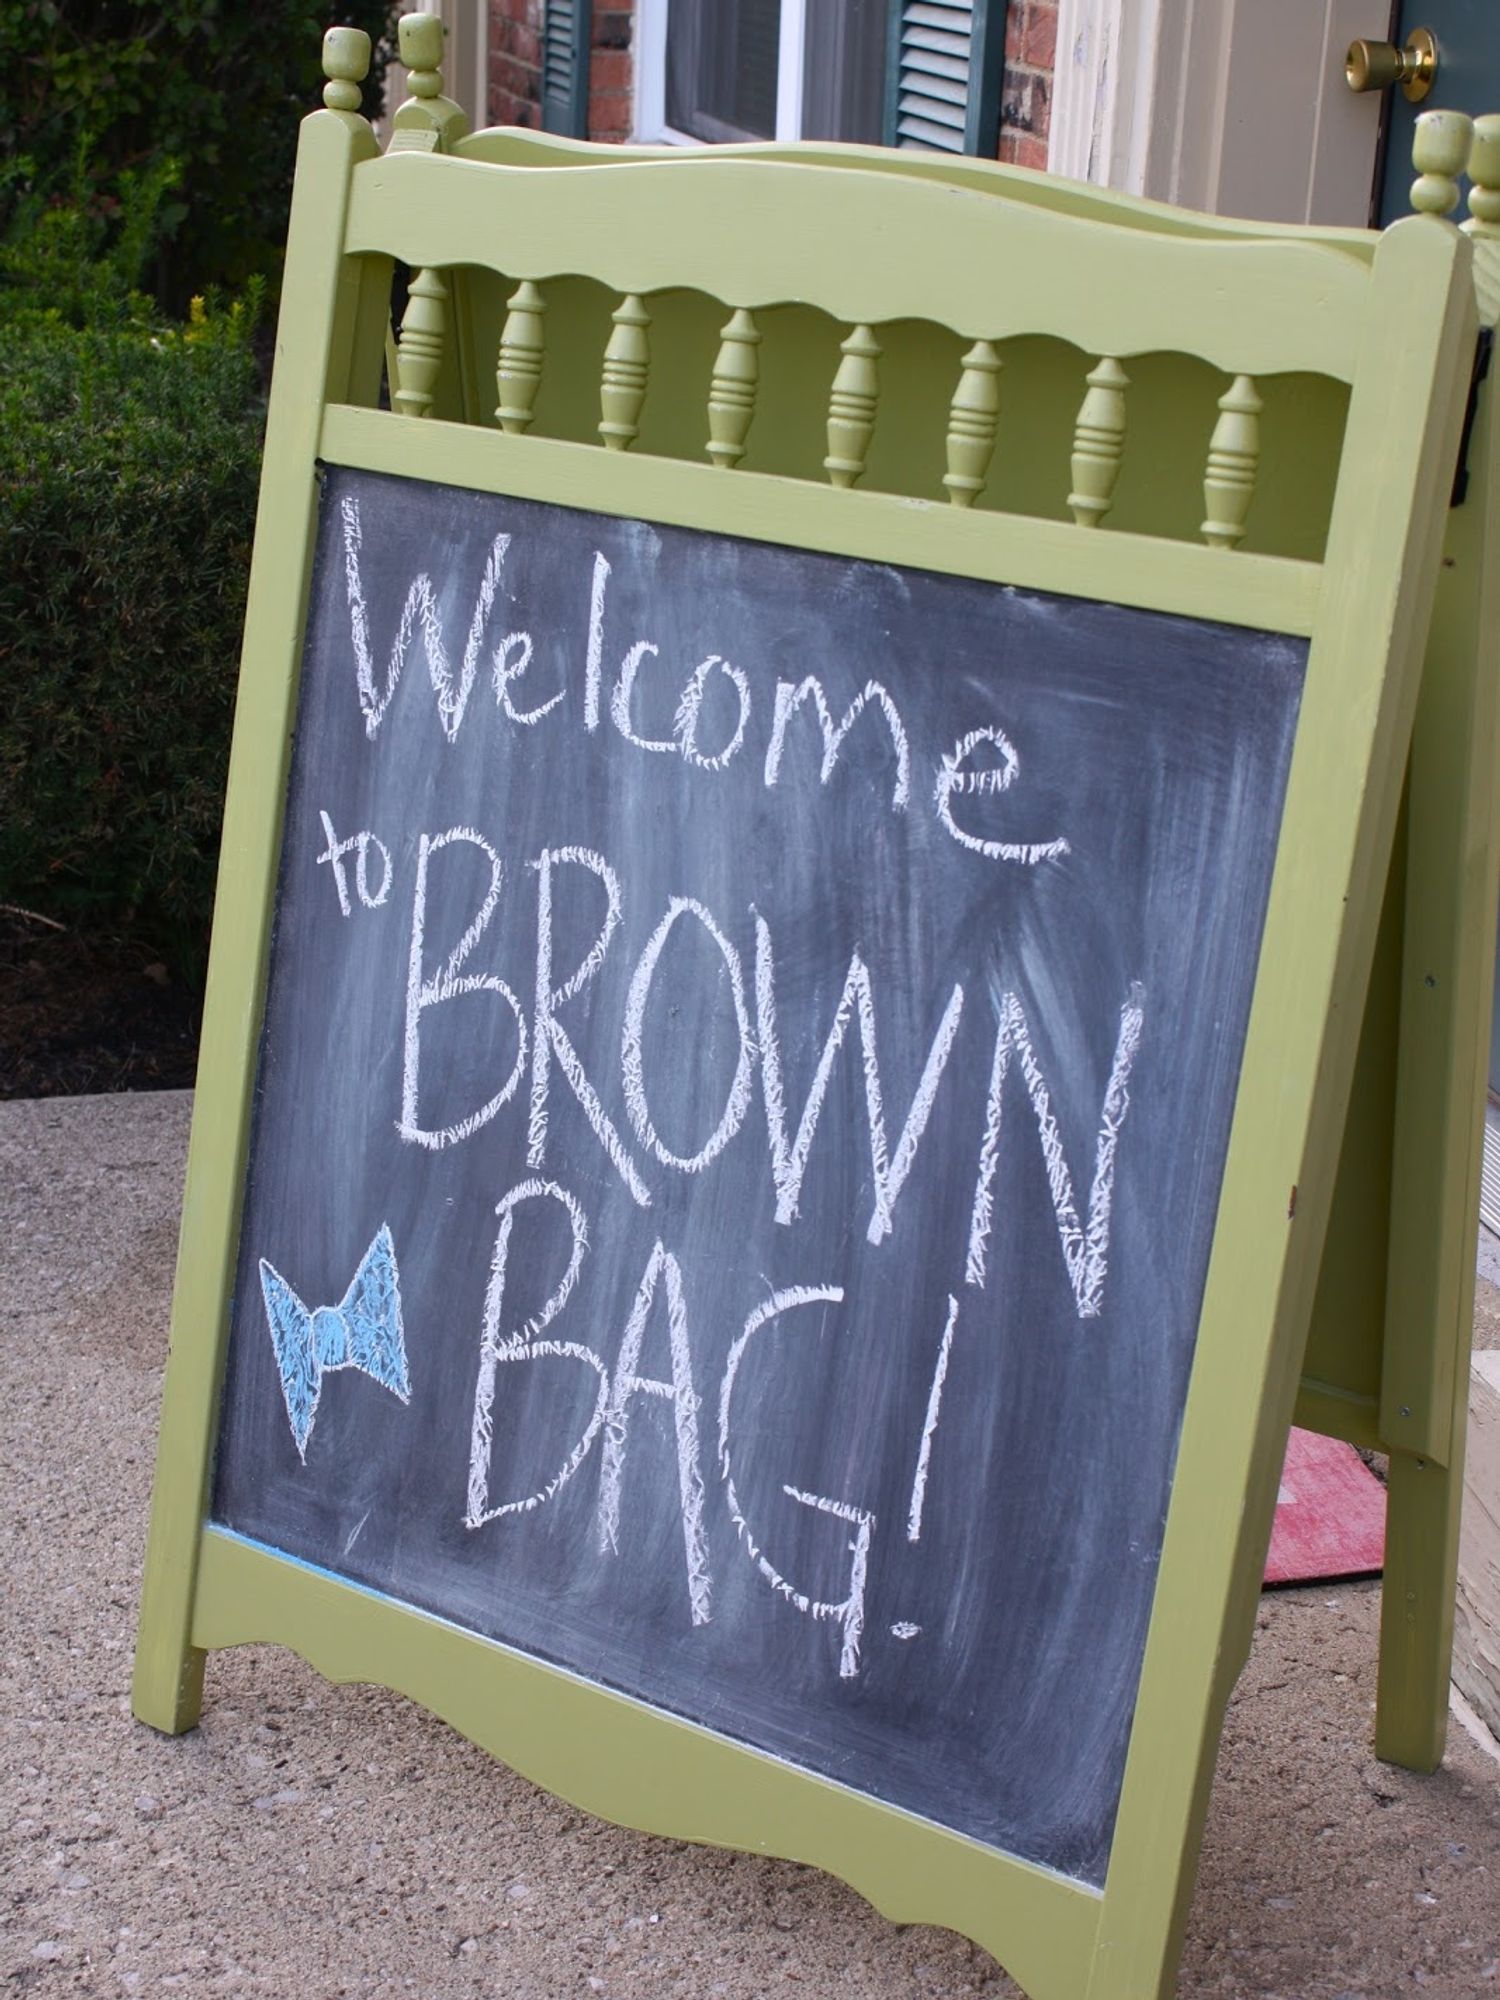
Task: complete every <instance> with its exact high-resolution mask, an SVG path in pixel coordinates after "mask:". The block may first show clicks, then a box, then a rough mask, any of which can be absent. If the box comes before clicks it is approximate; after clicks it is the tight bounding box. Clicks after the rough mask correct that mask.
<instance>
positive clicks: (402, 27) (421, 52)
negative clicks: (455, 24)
mask: <svg viewBox="0 0 1500 2000" xmlns="http://www.w3.org/2000/svg"><path fill="white" fill-rule="evenodd" d="M396 41H397V46H398V47H399V49H400V51H401V60H402V62H403V63H405V65H406V69H407V78H406V87H407V89H408V90H409V91H410V92H411V94H412V96H413V97H440V96H441V95H442V91H443V24H442V21H441V20H440V19H439V17H438V16H437V15H436V14H403V15H402V16H401V20H400V22H399V24H398V25H397V29H396Z"/></svg>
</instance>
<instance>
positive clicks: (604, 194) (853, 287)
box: [345, 156, 1430, 382]
mask: <svg viewBox="0 0 1500 2000" xmlns="http://www.w3.org/2000/svg"><path fill="white" fill-rule="evenodd" d="M523 186H524V188H525V198H524V200H522V199H519V198H517V199H514V200H512V199H509V198H508V197H509V196H510V195H511V194H512V192H514V193H515V195H516V196H517V197H519V194H520V190H521V188H522V187H523ZM480 190H483V201H482V203H481V202H480V201H479V200H476V199H475V197H476V196H477V195H478V194H479V192H480ZM481 211H482V213H483V221H482V222H479V221H476V220H475V219H474V218H475V217H476V215H477V214H479V213H480V212H481ZM647 214H649V216H650V224H649V227H647V226H643V221H642V218H643V217H644V216H646V215H647ZM793 224H795V227H793V226H792V225H793ZM1424 226H1430V225H1425V224H1423V223H1418V222H1412V223H1407V224H1398V225H1397V227H1398V228H1420V227H1424ZM959 241H962V243H963V245H964V252H963V255H962V256H961V257H960V256H957V255H955V253H954V248H953V246H954V244H955V243H957V242H959ZM345 248H346V250H348V251H350V252H352V253H362V252H373V253H379V252H383V253H386V254H389V255H394V256H396V257H399V258H401V259H402V260H403V261H404V262H406V263H409V264H413V265H419V266H425V267H427V268H432V267H433V266H452V265H463V264H473V265H480V266H485V267H488V268H489V269H491V270H496V271H501V272H504V273H505V275H507V276H508V277H511V278H515V279H526V278H529V279H533V280H537V279H543V278H548V277H554V276H558V275H561V274H563V273H572V272H586V273H587V274H588V275H589V276H590V277H593V278H597V279H598V280H600V281H601V282H603V283H604V284H607V285H609V286H611V287H613V288H614V289H615V290H617V291H618V292H619V293H620V294H621V295H622V296H626V295H633V296H638V297H639V296H644V295H647V294H649V293H651V292H654V291H661V290H666V289H669V288H673V287H680V286H684V285H690V286H691V287H692V288H693V289H695V290H697V291H702V292H707V293H709V294H711V295H712V296H713V297H715V298H718V299H721V300H722V301H723V302H724V303H725V304H726V305H729V306H732V307H734V306H738V307H744V308H746V309H749V310H754V309H756V308H759V307H765V306H769V305H775V304H782V303H787V302H793V301H795V302H798V303H802V304H807V305H811V306H814V307H816V308H818V309H819V310H822V311H824V312H827V313H828V314H829V315H830V316H831V317H833V318H835V319H838V320H840V321H842V322H844V323H845V324H850V323H855V324H866V325H879V324H880V323H882V322H884V321H888V320H896V319H930V320H935V321H937V322H938V323H939V324H941V325H944V326H948V327H951V328H952V329H953V330H954V331H955V332H957V333H959V334H961V335H962V336H963V337H964V338H966V339H969V340H988V341H997V340H1004V339H1008V338H1011V337H1013V336H1017V335H1021V334H1049V335H1052V336H1055V337H1056V338H1059V339H1062V340H1066V341H1069V342H1071V343H1072V344H1073V345H1074V346H1077V347H1079V348H1082V349H1083V350H1084V351H1086V352H1089V353H1093V354H1099V353H1106V354H1111V355H1114V356H1115V357H1117V358H1125V357H1128V356H1131V355H1137V354H1147V353H1159V352H1183V351H1186V352H1190V353H1192V354H1195V355H1198V356H1200V357H1201V358H1202V359H1204V360H1206V361H1208V362H1211V363H1212V364H1213V365H1214V366H1216V367H1218V368H1220V369H1222V370H1223V372H1224V373H1225V374H1226V375H1240V374H1249V375H1272V374H1280V373H1287V372H1310V373H1313V374H1319V375H1327V376H1331V377H1333V378H1335V379H1336V380H1339V381H1342V382H1350V381H1352V380H1353V377H1354V373H1355V365H1356V360H1357V350H1358V343H1359V327H1358V323H1359V319H1360V313H1361V309H1362V306H1363V304H1364V300H1365V297H1366V294H1367V289H1368V286H1369V281H1370V280H1369V271H1368V269H1366V268H1363V267H1362V266H1361V264H1360V263H1359V262H1357V261H1356V260H1355V259H1354V258H1352V257H1349V256H1347V255H1345V254H1343V253H1342V252H1341V251H1340V250H1337V249H1333V248H1329V247H1326V246H1324V245H1321V244H1318V243H1312V242H1294V243H1285V242H1264V241H1262V242H1247V241H1243V240H1242V241H1234V242H1231V241H1225V240H1222V239H1216V240H1213V241H1209V242H1203V241H1193V240H1190V239H1186V238H1176V239H1155V238H1151V237H1144V236H1143V235H1142V234H1141V233H1140V232H1138V231H1122V230H1119V229H1116V228H1113V227H1111V226H1109V225H1108V224H1103V223H1097V222H1093V221H1088V220H1084V219H1080V218H1075V217H1070V216H1059V215H1047V214H1043V213H1041V212H1039V211H1032V210H1026V209H1018V208H1013V207H1011V206H1009V205H1008V204H1002V203H998V202H995V201H992V200H989V199H987V198H986V197H984V196H983V195H978V194H973V193H970V192H969V191H968V190H966V189H962V188H955V187H950V186H937V185H933V184H931V183H928V182H921V181H904V180H898V179H897V178H895V177H894V176H891V175H876V174H870V175H865V174H862V173H859V172H853V171H851V172H849V173H847V174H841V175H839V176H838V185H837V193H836V197H835V198H834V199H833V200H830V190H829V187H828V181H827V177H826V176H824V175H823V174H822V173H820V172H817V171H815V170H811V169H803V168H800V167H795V166H790V165H788V166H785V167H779V168H777V170H776V171H775V173H774V175H772V174H767V172H766V171H765V169H764V167H762V166H759V165H757V164H755V163H753V162H741V161H735V160H694V161H693V162H691V164H690V165H687V164H684V165H674V164H673V163H671V162H664V163H660V164H657V163H648V164H645V165H641V166H627V165H624V164H621V165H618V166H609V167H601V168H598V169H591V168H588V167H570V168H567V169H560V170H557V171H556V172H553V171H550V170H548V169H546V168H537V167H518V168H508V167H498V166H492V165H480V164H479V163H477V162H474V161H468V160H462V159H452V158H446V157H432V156H427V157H424V158H423V159H422V160H421V162H420V164H419V163H418V162H417V160H415V159H413V158H410V157H404V156H395V157H392V156H386V157H384V158H381V159H376V160H370V161H367V162H365V163H364V164H362V165H361V166H359V167H357V168H356V169H355V171H354V176H353V185H352V189H351V193H350V203H349V216H348V224H347V229H346V233H345ZM1018 270H1024V271H1025V273H1026V278H1025V282H1024V284H1017V283H1016V281H1015V276H1014V274H1015V272H1016V271H1018ZM1268 298H1280V299H1284V301H1285V304H1284V306H1283V307H1282V308H1281V309H1280V310H1278V312H1277V313H1276V314H1275V315H1274V316H1271V315H1268V314H1267V313H1266V310H1265V302H1266V300H1267V299H1268Z"/></svg>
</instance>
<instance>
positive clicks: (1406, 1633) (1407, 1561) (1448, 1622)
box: [1375, 1430, 1463, 1771]
mask: <svg viewBox="0 0 1500 2000" xmlns="http://www.w3.org/2000/svg"><path fill="white" fill-rule="evenodd" d="M1459 1436H1460V1439H1461V1438H1462V1431H1461V1430H1460V1432H1459ZM1455 1455H1456V1456H1457V1458H1458V1463H1459V1464H1460V1465H1461V1464H1462V1463H1463V1460H1462V1456H1461V1450H1460V1452H1459V1453H1458V1454H1455ZM1462 1500H1463V1479H1462V1476H1461V1475H1459V1474H1455V1473H1453V1472H1452V1471H1450V1470H1449V1469H1448V1468H1447V1467H1446V1466H1441V1465H1439V1464H1438V1463H1437V1462H1436V1461H1435V1460H1434V1459H1430V1458H1415V1457H1411V1456H1409V1455H1408V1454H1407V1453H1405V1452H1397V1453H1393V1454H1392V1457H1391V1474H1390V1488H1389V1493H1388V1497H1387V1501H1386V1529H1385V1587H1384V1590H1383V1592H1382V1596H1381V1606H1380V1685H1379V1692H1378V1694H1377V1697H1376V1707H1375V1754H1376V1756H1377V1757H1380V1758H1383V1759H1384V1761H1385V1762H1386V1763H1388V1764H1401V1765H1404V1766H1405V1768H1406V1769H1407V1770H1409V1771H1435V1770H1436V1769H1437V1767H1438V1765H1439V1764H1440V1763H1441V1762H1442V1760H1443V1744H1444V1741H1445V1739H1446V1736H1447V1728H1448V1675H1449V1668H1450V1665H1451V1661H1452V1654H1453V1599H1454V1592H1455V1589H1456V1587H1457V1578H1458V1518H1459V1508H1460V1505H1461V1504H1462Z"/></svg>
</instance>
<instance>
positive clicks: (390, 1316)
mask: <svg viewBox="0 0 1500 2000" xmlns="http://www.w3.org/2000/svg"><path fill="white" fill-rule="evenodd" d="M260 1289H261V1293H262V1295H263V1297H264V1299H265V1302H266V1318H267V1320H268V1321H269V1322H270V1327H271V1342H272V1345H273V1346H274V1347H275V1349H276V1366H277V1369H278V1370H279V1371H280V1375H281V1392H282V1394H283V1395H284V1396H285V1398H286V1413H287V1415H288V1417H289V1418H290V1419H291V1424H292V1437H293V1439H294V1440H295V1442H296V1446H297V1455H298V1457H299V1458H300V1459H302V1461H303V1463H304V1464H305V1463H306V1461H307V1440H308V1438H309V1437H310V1436H311V1435H312V1427H313V1420H314V1418H315V1417H316V1416H317V1414H318V1398H319V1396H320V1395H321V1394H322V1392H323V1377H324V1376H325V1375H326V1374H328V1373H329V1372H330V1371H331V1370H332V1369H335V1368H358V1369H359V1370H360V1372H361V1373H362V1374H365V1375H368V1376H370V1377H371V1379H372V1380H373V1381H376V1382H379V1383H380V1385H381V1386H382V1388H386V1389H389V1390H390V1391H391V1393H392V1394H393V1395H396V1396H399V1397H400V1398H401V1401H402V1402H403V1403H405V1402H409V1401H410V1399H411V1378H410V1376H409V1375H408V1374H407V1369H406V1342H405V1340H404V1339H403V1338H402V1333H401V1285H400V1278H399V1274H398V1273H397V1270H396V1246H395V1244H394V1243H392V1241H391V1232H390V1230H389V1229H388V1228H387V1227H386V1226H385V1224H384V1223H382V1224H381V1226H380V1230H379V1233H378V1234H377V1235H376V1238H375V1241H374V1242H373V1243H372V1244H371V1245H370V1247H369V1249H368V1250H367V1251H366V1252H365V1254H364V1258H363V1261H362V1262H361V1264H360V1267H359V1269H358V1270H357V1271H356V1272H355V1274H354V1278H353V1281H352V1282H351V1284H350V1286H349V1289H348V1291H347V1292H345V1294H344V1296H343V1298H342V1299H341V1300H340V1301H339V1303H338V1304H337V1305H336V1306H317V1307H315V1308H314V1309H312V1310H311V1311H310V1310H309V1309H308V1308H307V1307H306V1306H305V1305H303V1303H302V1301H301V1299H299V1298H298V1296H297V1294H296V1293H295V1292H294V1291H293V1290H292V1288H291V1286H290V1285H289V1284H288V1283H287V1281H286V1279H285V1278H283V1277H282V1275H281V1273H280V1272H279V1271H278V1270H277V1269H276V1268H275V1267H274V1266H273V1265H271V1264H268V1263H267V1262H266V1260H265V1258H264V1257H262V1258H261V1260H260Z"/></svg>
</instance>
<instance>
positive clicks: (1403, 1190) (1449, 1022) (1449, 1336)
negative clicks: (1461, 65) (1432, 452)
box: [1375, 112, 1500, 1771]
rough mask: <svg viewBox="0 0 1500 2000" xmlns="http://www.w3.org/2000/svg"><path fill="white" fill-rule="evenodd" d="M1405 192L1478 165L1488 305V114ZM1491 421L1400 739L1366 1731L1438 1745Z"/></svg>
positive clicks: (1461, 1321)
mask: <svg viewBox="0 0 1500 2000" xmlns="http://www.w3.org/2000/svg"><path fill="white" fill-rule="evenodd" d="M1417 128H1418V129H1417V138H1416V142H1415V145H1414V147H1413V163H1414V164H1415V165H1416V166H1417V167H1418V169H1419V171H1420V173H1421V174H1422V179H1420V180H1419V181H1418V183H1417V185H1416V187H1415V188H1414V189H1413V200H1414V202H1417V203H1418V204H1420V205H1425V206H1427V207H1428V208H1429V209H1434V210H1446V209H1447V208H1449V207H1451V206H1452V205H1453V204H1454V203H1455V202H1456V200H1457V194H1458V190H1457V186H1456V184H1455V183H1456V178H1457V175H1458V173H1459V172H1460V171H1461V169H1462V167H1463V165H1464V161H1465V158H1466V157H1467V159H1468V166H1469V172H1470V174H1471V175H1472V176H1473V178H1474V182H1475V194H1474V196H1473V197H1471V203H1470V205H1471V207H1472V208H1473V210H1474V220H1473V221H1472V222H1471V223H1470V224H1469V225H1468V228H1469V231H1470V234H1471V235H1472V236H1473V237H1474V239H1475V243H1474V247H1475V289H1476V292H1477V294H1478V297H1479V301H1480V307H1481V320H1482V321H1483V322H1484V323H1485V324H1487V325H1490V326H1493V325H1494V322H1495V318H1496V307H1497V305H1500V298H1497V296H1496V294H1497V291H1500V228H1497V227H1496V225H1495V223H1494V222H1493V221H1486V220H1485V215H1486V212H1487V211H1488V210H1491V209H1493V207H1494V202H1495V194H1496V191H1497V190H1500V118H1488V119H1483V120H1481V121H1480V128H1479V131H1478V134H1477V136H1476V138H1475V142H1474V144H1473V147H1472V150H1471V147H1470V135H1469V121H1468V120H1467V119H1466V118H1463V117H1461V116H1460V115H1459V114H1456V113H1445V112H1437V113H1426V114H1424V115H1423V116H1422V117H1421V118H1419V119H1418V121H1417ZM1497 516H1500V436H1497V431H1496V425H1495V421H1494V396H1493V393H1492V392H1490V393H1485V392H1481V393H1480V396H1479V399H1478V404H1477V407H1476V412H1475V421H1474V427H1473V431H1472V434H1471V437H1470V440H1469V455H1468V483H1467V491H1466V495H1465V498H1464V502H1463V505H1462V506H1459V507H1454V508H1453V509H1451V511H1450V513H1449V521H1448V534H1447V540H1446V543H1445V553H1444V558H1443V573H1442V576H1441V579H1440V581H1439V586H1438V595H1437V601H1436V604H1435V607H1434V615H1433V628H1432V635H1431V640H1430V642H1429V646H1428V654H1427V669H1426V674H1425V677H1424V680H1423V686H1422V695H1421V701H1420V704H1419V706H1418V710H1417V720H1416V727H1415V732H1414V735H1413V740H1412V761H1411V776H1410V798H1411V812H1410V821H1409V835H1408V868H1407V896H1406V912H1405V948H1404V960H1403V969H1402V985H1401V1032H1400V1043H1399V1059H1398V1069H1397V1084H1396V1092H1397V1094H1396V1144H1395V1158H1394V1172H1393V1180H1392V1195H1391V1217H1392V1224H1391V1242H1390V1257H1389V1263H1388V1267H1387V1268H1388V1278H1387V1317H1386V1330H1385V1353H1384V1361H1383V1367H1382V1405H1381V1433H1382V1436H1383V1437H1384V1438H1385V1439H1386V1440H1388V1442H1389V1444H1390V1446H1391V1466H1390V1494H1389V1502H1388V1508H1387V1525H1386V1554H1385V1589H1384V1596H1383V1601H1382V1606H1381V1629H1380V1683H1379V1695H1378V1702H1377V1710H1376V1726H1375V1748H1376V1753H1377V1755H1379V1756H1381V1757H1383V1758H1385V1759H1386V1760H1387V1761H1388V1762H1390V1763H1394V1764H1402V1765H1405V1766H1407V1767H1408V1768H1410V1769H1412V1770H1418V1771H1431V1770H1435V1769H1436V1767H1437V1765H1438V1764H1439V1763H1440V1762H1441V1761H1442V1755H1443V1744H1444V1738H1445V1735H1446V1730H1447V1720H1448V1705H1449V1704H1448V1681H1449V1672H1450V1667H1451V1660H1452V1650H1453V1606H1454V1595H1455V1591H1456V1587H1457V1570H1458V1527H1459V1509H1460V1505H1461V1501H1462V1496H1463V1445H1464V1425H1465V1419H1466V1416H1467V1411H1468V1388H1469V1383H1468V1366H1467V1360H1468V1353H1469V1345H1470V1329H1471V1327H1472V1324H1473V1312H1474V1234H1475V1228H1476V1223H1477V1217H1478V1207H1479V1155H1480V1150H1481V1143H1482V1132H1483V1119H1484V1101H1485V1085H1486V1075H1487V1065H1486V1058H1487V1056H1488V1051H1489V1035H1488V1024H1489V1018H1490V1001H1491V986H1492V979H1493V972H1494V923H1495V909H1496V903H1497V897H1500V840H1497V815H1496V807H1495V791H1496V783H1497V776H1500V756H1497V748H1500V743H1497V723H1500V519H1497Z"/></svg>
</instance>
